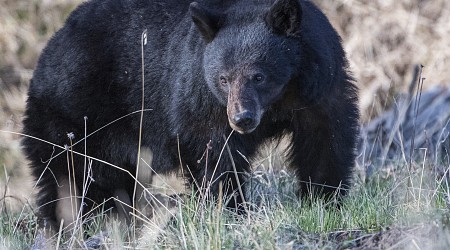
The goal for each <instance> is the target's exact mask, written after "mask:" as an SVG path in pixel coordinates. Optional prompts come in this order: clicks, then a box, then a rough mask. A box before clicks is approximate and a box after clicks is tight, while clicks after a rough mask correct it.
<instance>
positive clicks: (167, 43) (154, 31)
mask: <svg viewBox="0 0 450 250" xmlns="http://www.w3.org/2000/svg"><path fill="white" fill-rule="evenodd" d="M144 29H147V30H148V43H147V45H146V46H145V108H146V109H151V111H146V112H145V114H144V124H143V142H142V145H143V146H145V147H149V148H150V149H151V151H152V152H153V162H152V168H153V169H154V170H155V171H157V172H158V173H167V172H171V171H175V170H177V169H178V167H179V163H180V161H181V162H182V165H183V168H184V173H185V174H186V178H188V179H189V180H190V183H197V184H198V185H201V183H202V182H204V181H205V180H206V181H209V180H213V183H210V184H211V192H212V193H213V194H214V195H217V194H218V187H219V184H218V183H219V180H221V181H222V182H223V183H224V186H225V187H231V188H228V191H227V194H228V195H232V194H234V193H235V191H236V189H237V181H236V178H235V175H234V173H233V171H232V170H233V168H232V161H234V163H235V165H236V167H237V171H238V175H239V179H240V183H241V184H242V185H244V184H245V178H244V174H243V173H245V172H247V171H248V170H249V163H247V161H246V160H245V159H244V157H242V155H244V156H246V157H247V158H249V159H251V158H252V156H253V155H254V154H255V151H256V149H257V147H258V146H259V145H260V144H262V143H264V142H266V141H267V140H272V139H277V138H279V137H280V136H282V135H283V134H286V133H292V143H291V147H290V149H289V150H290V151H289V156H290V157H289V158H290V160H291V164H290V165H291V166H292V169H293V170H294V171H295V173H296V174H297V175H298V178H299V180H300V181H301V187H300V188H301V192H302V193H303V194H305V193H307V192H308V187H309V184H308V183H310V182H311V183H317V184H326V185H328V186H332V187H325V188H323V191H324V192H325V193H331V192H334V191H335V190H336V188H335V187H338V186H339V185H343V186H345V187H347V186H348V185H349V184H350V182H351V175H352V168H353V165H354V158H355V155H354V146H355V137H356V135H357V121H358V117H359V114H358V109H357V104H356V103H357V94H356V92H357V91H356V88H355V86H354V85H353V83H352V82H353V81H352V78H351V77H350V75H349V73H348V71H347V67H348V63H347V60H346V58H345V54H344V51H343V49H342V46H341V42H340V38H339V36H338V35H337V34H336V32H335V30H334V29H333V28H332V27H331V25H330V24H329V22H328V21H327V18H326V17H325V16H324V15H323V14H322V13H321V12H320V11H319V10H318V9H317V8H316V7H315V6H314V5H313V4H312V3H311V2H309V1H303V0H301V1H300V0H299V1H298V2H297V1H296V0H278V1H277V3H274V0H230V1H219V0H209V1H207V0H204V1H199V3H192V4H190V3H189V1H183V0H132V1H129V0H127V1H125V0H91V1H89V2H86V3H84V4H82V5H81V6H79V8H77V9H76V10H75V11H74V12H73V13H72V14H71V16H70V17H69V18H68V20H67V22H66V24H65V25H64V27H63V28H62V29H61V30H59V31H58V32H57V33H56V34H55V35H54V37H53V38H52V39H51V40H50V41H49V43H48V45H47V47H46V49H45V50H44V51H43V53H42V55H41V57H40V60H39V62H38V66H37V68H36V70H35V72H34V76H33V79H32V81H31V84H30V89H29V96H28V101H27V109H26V114H25V120H24V126H25V128H24V133H26V134H28V135H32V136H35V137H38V138H42V139H45V140H47V141H50V142H52V143H56V144H59V145H69V146H70V145H71V143H70V141H69V139H68V137H67V133H69V132H71V133H73V134H74V136H75V138H74V140H73V142H76V141H79V140H81V139H83V137H84V133H85V124H84V119H83V118H84V117H85V116H86V117H87V118H88V120H87V133H88V134H89V133H91V132H93V131H95V130H97V129H99V128H100V127H102V126H104V125H105V124H107V123H109V122H111V121H113V120H115V119H117V118H119V117H122V116H126V115H127V114H130V113H132V112H134V111H137V110H140V109H141V94H140V93H141V73H142V72H141V33H142V31H143V30H144ZM139 118H140V116H139V113H135V114H132V115H129V116H126V117H125V118H123V119H121V120H119V121H117V122H115V123H113V124H112V125H110V126H107V127H106V128H104V129H102V130H100V131H98V132H97V133H95V134H93V135H92V136H90V137H88V139H87V142H86V145H87V148H86V151H87V154H88V155H89V156H92V157H95V158H98V159H102V160H105V161H107V162H110V163H112V164H114V165H117V166H120V167H122V168H124V169H125V170H127V171H130V172H131V173H134V172H135V166H136V163H137V162H136V161H137V147H138V146H137V145H138V131H139ZM231 126H232V127H233V129H235V130H236V131H235V132H234V133H233V134H232V135H231V137H230V139H229V141H228V145H229V148H230V150H231V156H232V157H230V155H229V154H228V153H227V150H226V149H225V151H224V153H223V155H222V157H221V158H220V161H219V155H220V153H221V151H222V148H223V146H224V142H225V139H224V138H225V137H227V136H228V135H230V133H231V131H232V128H231ZM84 144H85V143H84V142H81V143H79V144H77V145H75V146H74V147H73V149H74V150H75V151H77V152H84V151H85V148H84ZM207 144H208V146H209V149H208V152H207V157H204V153H205V151H206V150H207ZM23 146H24V148H25V153H26V155H27V156H28V158H29V160H30V161H31V168H32V171H33V175H34V177H36V180H37V179H39V182H38V187H39V197H38V200H37V203H38V205H39V206H40V212H41V216H42V217H43V218H44V219H47V220H49V221H50V222H55V220H56V216H55V203H54V202H52V201H53V200H55V199H56V189H57V183H56V181H55V177H57V178H60V177H63V176H67V175H68V163H67V155H66V153H63V154H61V155H60V156H58V157H55V158H53V159H52V160H51V161H50V162H49V159H50V158H51V157H52V155H53V156H54V155H56V154H58V153H60V152H61V151H62V150H61V149H59V148H54V147H52V146H51V145H48V144H46V143H43V142H41V141H38V140H35V139H32V138H25V139H24V140H23ZM179 156H180V157H181V159H180V157H179ZM218 161H219V163H218ZM74 163H75V164H74V168H75V173H76V176H75V177H76V181H77V183H78V187H81V186H82V183H81V182H82V180H83V172H84V157H81V156H75V158H74ZM206 163H207V164H206ZM216 164H217V170H215V166H216ZM47 167H48V169H47ZM191 173H192V174H193V177H192V176H191ZM92 175H93V176H92V177H93V179H94V180H95V181H94V182H92V184H91V186H90V188H89V190H88V192H87V197H88V199H86V209H85V211H88V210H89V209H90V208H92V207H93V206H94V205H95V204H99V203H102V202H103V201H104V200H105V199H108V198H109V197H111V196H113V192H114V190H116V189H124V190H126V191H127V192H128V193H129V194H130V197H131V194H132V192H133V187H134V181H133V178H132V177H131V176H130V175H129V174H127V173H126V172H123V171H120V170H117V169H114V168H112V167H111V166H108V165H105V164H102V163H100V162H97V161H93V163H92ZM213 175H214V176H213ZM229 185H231V186H229ZM339 192H340V193H342V194H343V193H345V191H344V190H340V191H339ZM241 202H242V200H241V198H240V196H238V195H237V196H236V197H235V199H231V202H230V203H229V204H228V205H229V206H230V207H235V206H237V205H238V204H240V203H241ZM113 206H114V203H113V202H112V201H109V202H107V203H106V204H105V207H106V208H108V207H113Z"/></svg>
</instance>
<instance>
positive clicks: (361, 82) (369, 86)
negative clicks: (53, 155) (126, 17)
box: [0, 0, 450, 199]
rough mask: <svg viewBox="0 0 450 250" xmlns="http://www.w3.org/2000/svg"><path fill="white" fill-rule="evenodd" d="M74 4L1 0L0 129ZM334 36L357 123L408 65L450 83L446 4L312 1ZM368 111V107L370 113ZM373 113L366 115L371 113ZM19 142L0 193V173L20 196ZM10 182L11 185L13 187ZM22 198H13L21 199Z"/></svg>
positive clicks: (398, 87)
mask: <svg viewBox="0 0 450 250" xmlns="http://www.w3.org/2000/svg"><path fill="white" fill-rule="evenodd" d="M81 2H82V1H81V0H0V90H1V91H0V129H2V130H12V131H20V130H21V125H20V124H21V119H22V114H23V110H24V104H25V99H26V95H25V94H26V89H27V86H28V82H29V79H30V78H31V76H32V71H33V68H34V66H35V64H36V61H37V58H38V56H39V53H40V51H41V50H42V48H43V47H44V46H45V44H46V41H47V40H48V39H49V38H50V37H51V35H52V34H53V33H54V32H55V31H56V30H57V29H58V28H59V27H61V25H62V23H63V21H64V19H65V17H66V16H67V15H68V13H70V11H71V10H72V9H73V7H74V6H76V5H77V4H79V3H81ZM315 2H317V3H318V4H319V5H320V6H321V7H322V9H323V10H324V12H325V13H326V15H327V16H328V17H329V18H330V20H331V21H332V23H333V24H334V26H335V27H336V29H337V30H338V32H339V33H340V34H341V36H342V38H343V41H344V46H345V49H346V51H347V53H348V56H349V59H350V62H351V68H352V71H353V72H354V76H355V78H356V79H357V82H358V86H359V87H360V89H361V108H362V110H363V120H364V121H367V120H368V119H369V118H370V117H373V116H374V115H376V114H379V113H381V112H382V111H384V110H385V109H386V105H390V103H391V102H392V94H394V93H397V92H399V91H403V90H405V89H406V85H407V83H408V82H409V81H410V78H411V71H412V69H413V66H412V65H414V64H422V65H424V66H425V69H424V76H425V77H426V78H427V80H426V82H425V85H424V86H425V88H426V87H428V86H430V85H435V84H448V83H449V82H450V71H449V70H448V68H450V25H449V23H450V1H448V0H434V1H424V0H335V1H329V0H316V1H315ZM372 106H373V108H372ZM372 109H373V111H372ZM19 139H20V138H19V137H18V136H15V135H12V134H8V133H4V132H0V184H1V185H0V192H2V186H4V185H3V184H2V183H4V180H5V174H3V173H4V172H5V171H3V168H5V169H6V172H7V173H8V176H11V183H10V184H9V185H10V187H14V188H9V190H10V191H11V193H12V194H18V193H20V192H19V190H23V189H21V188H18V186H23V183H24V181H23V180H21V179H19V178H17V177H18V176H24V175H26V174H25V170H24V169H25V168H24V165H25V162H24V160H23V156H22V155H21V153H20V151H19ZM14 185H16V186H14ZM27 195H29V193H23V192H22V194H19V195H18V196H20V198H21V199H22V198H23V197H26V196H27Z"/></svg>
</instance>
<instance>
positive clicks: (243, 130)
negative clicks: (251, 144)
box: [230, 122, 257, 135]
mask: <svg viewBox="0 0 450 250" xmlns="http://www.w3.org/2000/svg"><path fill="white" fill-rule="evenodd" d="M230 127H231V128H232V129H233V130H234V131H236V132H238V133H239V134H242V135H244V134H250V133H251V132H253V131H255V129H256V127H257V126H255V127H253V128H245V129H244V128H241V127H238V126H236V125H235V124H234V123H232V122H230Z"/></svg>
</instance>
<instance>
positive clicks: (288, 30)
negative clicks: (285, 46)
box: [266, 0, 302, 36]
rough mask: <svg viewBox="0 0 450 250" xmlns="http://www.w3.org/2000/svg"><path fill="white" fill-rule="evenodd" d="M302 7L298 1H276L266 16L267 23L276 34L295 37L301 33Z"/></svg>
mask: <svg viewBox="0 0 450 250" xmlns="http://www.w3.org/2000/svg"><path fill="white" fill-rule="evenodd" d="M301 19H302V6H301V5H300V3H299V1H298V0H276V1H275V3H274V4H273V5H272V6H271V7H270V10H269V12H268V13H267V14H266V23H267V25H268V26H269V27H270V28H271V29H272V31H273V32H274V33H277V34H280V35H286V36H294V35H296V34H297V33H298V32H299V31H300V22H301Z"/></svg>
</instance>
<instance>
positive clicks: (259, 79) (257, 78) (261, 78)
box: [253, 74, 264, 82]
mask: <svg viewBox="0 0 450 250" xmlns="http://www.w3.org/2000/svg"><path fill="white" fill-rule="evenodd" d="M253 80H254V81H255V82H262V81H264V76H263V75H262V74H256V75H254V76H253Z"/></svg>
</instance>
